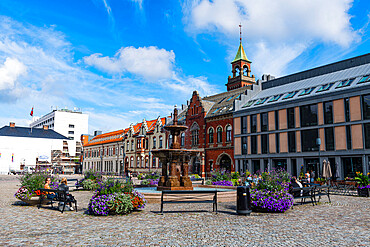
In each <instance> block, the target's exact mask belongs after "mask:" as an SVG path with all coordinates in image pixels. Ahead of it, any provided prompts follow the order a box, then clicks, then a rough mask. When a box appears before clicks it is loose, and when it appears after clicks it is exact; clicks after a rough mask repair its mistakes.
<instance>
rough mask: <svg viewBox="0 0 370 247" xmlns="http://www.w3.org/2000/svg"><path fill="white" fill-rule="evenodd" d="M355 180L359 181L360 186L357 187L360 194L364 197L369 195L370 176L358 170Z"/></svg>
mask: <svg viewBox="0 0 370 247" xmlns="http://www.w3.org/2000/svg"><path fill="white" fill-rule="evenodd" d="M368 175H369V174H368ZM355 180H356V181H357V183H358V187H357V192H358V195H359V196H363V197H369V190H370V181H369V177H368V176H366V175H364V174H362V173H361V172H356V177H355Z"/></svg>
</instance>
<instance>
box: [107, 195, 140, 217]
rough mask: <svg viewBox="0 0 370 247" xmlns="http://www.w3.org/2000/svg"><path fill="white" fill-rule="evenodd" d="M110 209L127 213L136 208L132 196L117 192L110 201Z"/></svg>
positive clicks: (118, 212)
mask: <svg viewBox="0 0 370 247" xmlns="http://www.w3.org/2000/svg"><path fill="white" fill-rule="evenodd" d="M108 206H109V209H110V211H112V212H115V213H116V214H127V213H129V212H131V211H132V210H133V208H134V206H133V205H132V201H131V196H130V195H129V194H124V193H116V194H115V195H114V197H112V200H109V201H108Z"/></svg>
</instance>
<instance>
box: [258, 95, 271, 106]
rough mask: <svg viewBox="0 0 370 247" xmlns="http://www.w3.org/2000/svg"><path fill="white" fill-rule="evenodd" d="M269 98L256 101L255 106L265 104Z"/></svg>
mask: <svg viewBox="0 0 370 247" xmlns="http://www.w3.org/2000/svg"><path fill="white" fill-rule="evenodd" d="M268 98H269V97H266V98H261V99H259V100H257V102H256V104H255V105H262V104H263V103H265V102H266V100H267V99H268Z"/></svg>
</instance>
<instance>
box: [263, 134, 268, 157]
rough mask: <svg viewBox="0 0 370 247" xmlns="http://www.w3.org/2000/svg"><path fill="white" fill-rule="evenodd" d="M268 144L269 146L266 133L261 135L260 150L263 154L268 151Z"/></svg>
mask: <svg viewBox="0 0 370 247" xmlns="http://www.w3.org/2000/svg"><path fill="white" fill-rule="evenodd" d="M268 146H269V142H268V135H267V134H265V135H261V151H262V153H263V154H267V153H268Z"/></svg>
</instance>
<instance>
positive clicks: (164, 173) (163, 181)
mask: <svg viewBox="0 0 370 247" xmlns="http://www.w3.org/2000/svg"><path fill="white" fill-rule="evenodd" d="M160 161H161V163H162V176H161V177H160V178H159V181H158V186H165V184H166V180H167V159H166V158H161V159H160Z"/></svg>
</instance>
